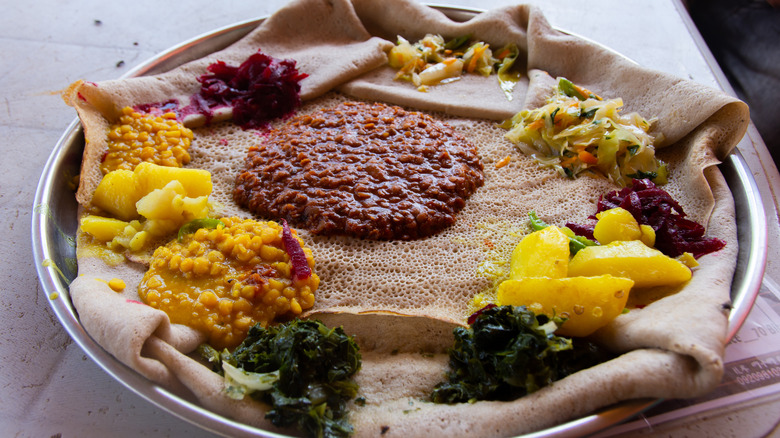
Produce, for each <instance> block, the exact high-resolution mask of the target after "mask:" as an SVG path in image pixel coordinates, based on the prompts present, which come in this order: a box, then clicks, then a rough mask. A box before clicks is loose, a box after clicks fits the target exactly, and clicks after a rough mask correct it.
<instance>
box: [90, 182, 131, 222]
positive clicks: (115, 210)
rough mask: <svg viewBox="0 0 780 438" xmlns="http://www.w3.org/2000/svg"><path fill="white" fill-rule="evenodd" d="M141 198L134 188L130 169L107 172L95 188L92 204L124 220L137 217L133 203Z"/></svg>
mask: <svg viewBox="0 0 780 438" xmlns="http://www.w3.org/2000/svg"><path fill="white" fill-rule="evenodd" d="M140 198H141V195H139V193H138V191H137V190H136V185H135V179H134V174H133V172H132V171H130V170H115V171H113V172H109V173H107V174H106V175H105V176H104V177H103V179H102V180H101V181H100V184H98V186H97V189H95V194H94V195H93V196H92V204H93V205H94V206H96V207H98V208H100V209H102V210H103V211H105V212H106V213H108V214H110V215H111V216H114V217H116V218H119V219H122V220H124V221H129V220H131V219H134V218H136V217H138V213H137V212H136V210H135V203H136V202H138V200H139V199H140Z"/></svg>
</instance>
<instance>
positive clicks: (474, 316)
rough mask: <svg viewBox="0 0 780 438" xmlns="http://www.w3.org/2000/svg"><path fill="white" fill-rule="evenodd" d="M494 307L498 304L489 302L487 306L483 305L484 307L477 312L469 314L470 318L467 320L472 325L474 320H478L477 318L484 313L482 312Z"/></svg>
mask: <svg viewBox="0 0 780 438" xmlns="http://www.w3.org/2000/svg"><path fill="white" fill-rule="evenodd" d="M494 307H496V305H495V304H493V303H490V304H488V305H487V306H485V307H483V308H481V309H479V310H477V311H476V312H474V313H472V314H471V316H469V319H468V320H467V321H466V322H468V324H469V325H471V324H474V321H476V320H477V318H478V317H479V315H482V313H483V312H484V311H486V310H488V309H492V308H494Z"/></svg>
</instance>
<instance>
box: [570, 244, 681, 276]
mask: <svg viewBox="0 0 780 438" xmlns="http://www.w3.org/2000/svg"><path fill="white" fill-rule="evenodd" d="M604 274H610V275H614V276H616V277H626V278H630V279H632V280H634V287H652V286H675V285H678V284H681V283H683V282H686V281H688V280H690V279H691V276H692V273H691V270H690V268H688V267H687V266H686V265H685V264H684V263H682V262H680V261H679V260H676V259H673V258H671V257H669V256H667V255H665V254H664V253H662V252H661V251H658V250H657V249H655V248H650V247H648V246H647V245H645V244H644V243H642V242H641V241H639V240H629V241H615V242H612V243H610V244H608V245H601V246H589V247H587V248H584V249H582V250H580V251H579V252H577V254H575V255H574V257H572V259H571V260H570V261H569V276H571V277H574V276H587V277H593V276H597V275H604Z"/></svg>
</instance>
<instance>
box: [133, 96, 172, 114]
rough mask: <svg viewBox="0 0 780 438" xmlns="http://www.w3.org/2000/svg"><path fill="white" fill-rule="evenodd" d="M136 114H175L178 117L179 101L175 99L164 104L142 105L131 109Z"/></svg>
mask: <svg viewBox="0 0 780 438" xmlns="http://www.w3.org/2000/svg"><path fill="white" fill-rule="evenodd" d="M133 109H134V110H135V111H136V112H139V113H144V114H151V115H153V116H161V115H163V114H165V113H169V112H175V113H177V114H176V115H177V117H178V116H179V114H178V113H179V101H178V100H176V99H171V100H166V101H165V102H155V103H144V104H141V105H136V106H134V107H133Z"/></svg>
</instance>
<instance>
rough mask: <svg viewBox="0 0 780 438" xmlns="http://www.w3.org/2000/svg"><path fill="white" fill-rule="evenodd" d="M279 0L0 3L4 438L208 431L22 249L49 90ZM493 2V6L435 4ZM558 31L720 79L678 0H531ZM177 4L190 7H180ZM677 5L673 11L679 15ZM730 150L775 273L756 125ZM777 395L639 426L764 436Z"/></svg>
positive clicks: (50, 124)
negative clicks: (97, 359) (76, 310)
mask: <svg viewBox="0 0 780 438" xmlns="http://www.w3.org/2000/svg"><path fill="white" fill-rule="evenodd" d="M284 3H286V2H285V1H283V0H263V1H256V2H239V1H223V2H219V1H204V0H189V1H187V2H174V1H171V0H157V1H150V0H137V1H134V2H109V1H98V0H83V1H74V2H66V1H58V0H29V1H25V2H11V1H8V0H6V1H4V2H3V5H2V9H3V13H2V14H0V54H1V55H0V59H2V61H0V95H2V103H1V104H0V111H2V117H0V148H2V149H1V150H2V158H0V175H2V182H1V183H0V214H1V216H0V217H2V222H1V223H2V230H3V231H2V233H1V234H0V253H1V254H3V256H2V260H3V261H2V264H1V265H0V436H2V437H6V436H9V437H11V436H13V437H52V436H57V437H99V436H114V437H135V436H144V435H145V436H154V437H158V436H161V437H165V436H171V437H184V436H186V437H207V436H213V435H212V434H210V433H208V432H205V431H203V430H201V429H199V428H198V427H196V426H193V425H190V424H188V423H186V422H184V421H182V420H180V419H178V418H176V417H174V416H172V415H171V414H169V413H167V412H165V411H163V410H161V409H160V408H157V407H156V406H153V405H152V404H150V403H148V402H147V401H146V400H144V399H142V398H140V397H139V396H137V395H136V394H135V393H133V392H132V391H130V390H128V389H126V388H125V387H123V386H122V385H121V384H119V383H117V382H116V381H114V380H113V379H112V378H111V377H110V376H109V375H108V374H106V373H105V372H104V371H103V370H102V369H101V368H100V367H98V366H97V365H96V364H95V363H94V362H92V360H91V359H89V358H88V357H87V356H86V355H85V354H84V352H83V351H82V350H81V349H80V347H79V346H78V345H76V344H75V343H73V342H72V341H71V339H70V338H69V336H68V334H67V333H66V332H65V331H64V330H63V328H62V326H61V325H60V323H59V322H58V320H57V319H56V317H55V316H54V314H53V313H52V311H51V310H50V308H49V304H48V303H47V298H46V296H45V295H44V293H43V292H42V290H41V287H40V285H39V282H38V279H37V276H36V271H35V267H34V266H33V257H32V250H31V243H30V240H31V238H30V222H31V216H32V214H33V212H32V209H33V205H32V204H33V195H34V191H35V186H36V184H37V181H38V178H39V175H40V174H41V171H42V169H43V166H44V164H45V162H46V159H47V157H48V155H49V154H50V153H51V150H52V148H53V146H54V145H55V144H56V142H57V140H58V138H59V137H60V135H61V134H62V132H63V131H64V130H65V128H66V127H67V126H68V124H69V123H70V122H71V121H72V120H73V119H74V117H75V112H74V111H73V110H72V109H71V108H70V107H67V106H66V105H65V104H64V103H63V102H62V100H61V99H60V98H59V95H58V90H61V89H63V88H65V87H67V86H68V85H69V84H70V83H71V82H73V81H75V80H78V79H87V80H91V81H100V80H105V79H111V78H116V77H118V76H120V75H122V74H123V73H125V72H126V71H128V70H129V69H130V68H132V67H133V66H134V65H136V64H138V63H140V62H141V61H143V60H145V59H147V58H149V57H151V56H153V55H155V54H156V53H159V52H160V51H162V50H164V49H166V48H168V47H170V46H172V45H174V44H177V43H179V42H181V41H184V40H187V39H190V38H192V37H195V36H197V35H199V34H202V33H205V32H207V31H210V30H213V29H216V28H219V27H223V26H226V25H229V24H232V23H235V22H238V21H243V20H246V19H250V18H255V17H260V16H264V15H267V14H270V13H272V12H273V11H274V10H276V9H278V8H279V7H280V6H282V5H283V4H284ZM445 3H446V4H447V5H453V6H464V7H472V8H485V9H487V8H492V7H497V6H501V5H506V4H511V3H513V2H510V1H503V0H482V1H473V0H448V1H443V2H441V4H445ZM531 3H536V4H539V5H540V6H541V8H542V10H543V11H544V13H545V15H546V16H547V18H548V20H549V21H550V22H551V23H552V24H553V25H555V26H557V27H559V28H561V29H564V30H567V31H571V32H573V33H576V34H578V35H581V36H584V37H587V38H590V39H592V40H594V41H597V42H599V43H601V44H604V45H606V46H608V47H611V48H612V49H614V50H616V51H618V52H620V53H623V54H624V55H627V56H629V57H630V58H632V59H634V60H635V61H637V62H639V63H640V64H642V65H645V66H649V67H652V68H656V69H659V70H663V71H666V72H669V73H672V74H675V75H678V76H680V77H684V78H689V79H692V80H694V81H698V82H701V83H703V84H706V85H710V86H714V87H718V86H719V82H718V72H717V71H715V72H714V71H713V70H712V69H711V68H710V65H711V61H710V60H709V59H708V58H707V56H708V54H707V52H706V51H705V52H704V53H702V51H701V50H700V47H699V46H698V45H697V40H696V38H697V35H696V34H695V33H694V35H693V36H692V34H691V33H690V30H689V26H688V25H687V22H686V20H687V16H685V15H684V10H683V9H681V6H680V5H679V4H678V3H677V2H675V0H656V1H653V2H640V1H637V0H632V1H625V0H590V1H587V2H581V1H571V0H569V1H567V0H546V1H542V0H533V1H531ZM185 5H186V6H185ZM681 11H682V13H683V14H682V15H681ZM749 135H750V138H749V140H748V141H746V142H743V144H741V145H740V150H741V151H742V153H743V154H744V156H745V159H746V161H747V162H748V165H749V166H750V168H751V170H752V172H753V175H754V177H755V178H756V181H757V183H758V186H759V189H760V191H761V192H762V197H763V199H764V205H765V208H766V210H767V216H768V218H769V224H770V253H769V259H770V262H769V266H768V270H767V272H768V274H770V273H774V274H775V277H777V278H780V275H777V273H778V269H779V268H778V265H777V263H775V262H774V260H776V259H777V250H776V249H774V248H777V247H778V245H777V243H778V242H777V240H778V237H779V236H780V225H779V222H778V216H777V199H776V193H777V192H778V189H780V175H778V172H777V169H776V167H775V165H774V163H773V161H772V160H771V157H770V156H769V154H768V152H767V151H766V148H765V147H764V145H763V143H762V142H761V140H760V138H759V137H758V135H757V133H756V132H755V131H751V132H750V133H749ZM779 413H780V402H778V399H777V397H771V398H770V399H768V400H758V401H755V402H752V403H748V404H745V405H741V406H735V407H734V408H733V409H729V410H726V411H718V412H712V413H711V414H710V413H708V414H706V415H698V416H696V417H695V418H686V419H683V420H681V421H677V422H675V423H671V424H664V425H659V426H655V427H654V428H652V429H646V430H643V431H640V432H638V433H635V434H640V435H656V434H660V433H663V434H664V435H665V436H746V437H752V436H766V435H767V434H770V433H772V431H773V430H774V432H775V433H777V424H778V417H780V414H779Z"/></svg>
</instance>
